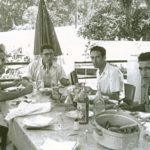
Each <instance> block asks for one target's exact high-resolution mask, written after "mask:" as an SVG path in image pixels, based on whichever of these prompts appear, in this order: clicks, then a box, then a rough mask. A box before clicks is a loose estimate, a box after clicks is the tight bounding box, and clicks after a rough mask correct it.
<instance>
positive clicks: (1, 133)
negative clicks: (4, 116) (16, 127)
mask: <svg viewBox="0 0 150 150" xmlns="http://www.w3.org/2000/svg"><path fill="white" fill-rule="evenodd" d="M7 133H8V128H7V127H5V126H1V125H0V138H1V143H0V148H1V150H6V143H7Z"/></svg>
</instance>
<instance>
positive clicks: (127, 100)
mask: <svg viewBox="0 0 150 150" xmlns="http://www.w3.org/2000/svg"><path fill="white" fill-rule="evenodd" d="M124 90H125V97H124V98H123V99H121V100H119V103H118V104H119V105H120V106H121V107H122V106H123V107H124V104H126V105H127V106H129V107H130V106H132V105H133V100H134V94H135V86H134V85H132V84H128V83H125V84H124ZM121 102H124V103H122V104H121Z"/></svg>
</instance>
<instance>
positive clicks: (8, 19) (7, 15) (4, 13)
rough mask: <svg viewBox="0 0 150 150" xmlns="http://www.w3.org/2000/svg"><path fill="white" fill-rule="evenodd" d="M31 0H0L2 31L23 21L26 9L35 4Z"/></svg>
mask: <svg viewBox="0 0 150 150" xmlns="http://www.w3.org/2000/svg"><path fill="white" fill-rule="evenodd" d="M33 2H34V1H31V0H19V1H18V0H0V8H1V9H0V31H7V30H10V29H12V28H13V26H14V25H19V24H22V23H23V20H22V15H23V12H24V10H25V9H27V8H28V7H29V6H31V5H32V4H33Z"/></svg>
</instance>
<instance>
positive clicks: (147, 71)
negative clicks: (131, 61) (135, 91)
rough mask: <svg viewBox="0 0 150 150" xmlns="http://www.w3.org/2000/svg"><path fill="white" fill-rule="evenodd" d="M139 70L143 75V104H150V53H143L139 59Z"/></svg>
mask: <svg viewBox="0 0 150 150" xmlns="http://www.w3.org/2000/svg"><path fill="white" fill-rule="evenodd" d="M138 61H139V70H140V74H141V83H142V86H141V87H142V93H141V96H142V98H141V100H142V103H146V104H150V101H149V96H148V95H150V52H145V53H141V54H140V55H139V57H138Z"/></svg>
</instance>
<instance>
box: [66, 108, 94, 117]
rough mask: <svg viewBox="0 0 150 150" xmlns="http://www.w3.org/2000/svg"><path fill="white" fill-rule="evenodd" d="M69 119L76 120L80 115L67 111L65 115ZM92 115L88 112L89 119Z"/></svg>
mask: <svg viewBox="0 0 150 150" xmlns="http://www.w3.org/2000/svg"><path fill="white" fill-rule="evenodd" d="M65 115H66V116H67V117H69V118H73V119H77V118H80V113H79V111H77V110H72V111H69V112H67V113H66V114H65ZM93 115H94V113H93V112H92V111H89V117H92V116H93Z"/></svg>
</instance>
